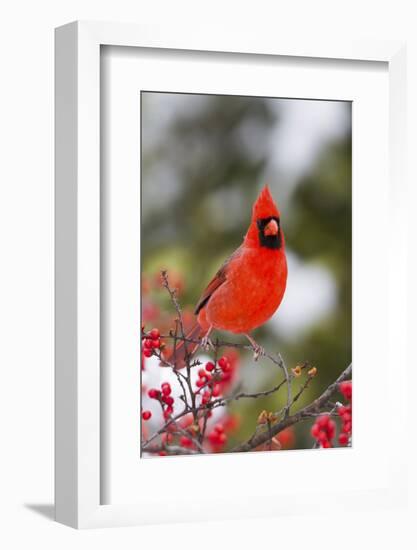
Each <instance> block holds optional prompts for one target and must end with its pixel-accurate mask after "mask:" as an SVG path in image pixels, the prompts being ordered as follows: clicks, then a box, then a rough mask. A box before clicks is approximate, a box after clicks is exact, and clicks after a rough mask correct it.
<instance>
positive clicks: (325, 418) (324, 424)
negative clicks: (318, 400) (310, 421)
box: [317, 415, 329, 428]
mask: <svg viewBox="0 0 417 550" xmlns="http://www.w3.org/2000/svg"><path fill="white" fill-rule="evenodd" d="M328 422H329V416H328V415H324V416H320V418H318V419H317V424H318V425H319V427H320V428H326V427H327V424H328Z"/></svg>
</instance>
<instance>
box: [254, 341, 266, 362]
mask: <svg viewBox="0 0 417 550" xmlns="http://www.w3.org/2000/svg"><path fill="white" fill-rule="evenodd" d="M263 355H265V348H263V347H262V346H259V345H258V344H256V345H254V346H253V360H254V361H257V360H258V359H259V357H262V356H263Z"/></svg>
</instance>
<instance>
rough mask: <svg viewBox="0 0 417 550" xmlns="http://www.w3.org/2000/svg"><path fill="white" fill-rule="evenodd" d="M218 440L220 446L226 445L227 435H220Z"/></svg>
mask: <svg viewBox="0 0 417 550" xmlns="http://www.w3.org/2000/svg"><path fill="white" fill-rule="evenodd" d="M217 439H218V442H219V443H220V445H223V444H224V443H226V440H227V435H226V434H225V433H220V434H219V436H218V438H217Z"/></svg>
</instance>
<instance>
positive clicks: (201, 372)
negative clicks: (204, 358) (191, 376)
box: [198, 369, 207, 378]
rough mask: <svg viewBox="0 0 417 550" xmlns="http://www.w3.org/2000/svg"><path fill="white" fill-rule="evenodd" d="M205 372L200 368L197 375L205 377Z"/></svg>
mask: <svg viewBox="0 0 417 550" xmlns="http://www.w3.org/2000/svg"><path fill="white" fill-rule="evenodd" d="M206 374H207V373H206V371H205V370H204V369H200V370H199V371H198V376H199V377H200V378H203V377H205V376H206Z"/></svg>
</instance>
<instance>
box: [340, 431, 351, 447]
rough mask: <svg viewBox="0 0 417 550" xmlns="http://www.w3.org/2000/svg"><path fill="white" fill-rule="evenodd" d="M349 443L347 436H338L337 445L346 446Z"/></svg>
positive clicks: (343, 434)
mask: <svg viewBox="0 0 417 550" xmlns="http://www.w3.org/2000/svg"><path fill="white" fill-rule="evenodd" d="M348 442H349V436H348V435H347V434H345V433H341V434H340V435H339V443H340V445H347V444H348Z"/></svg>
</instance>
